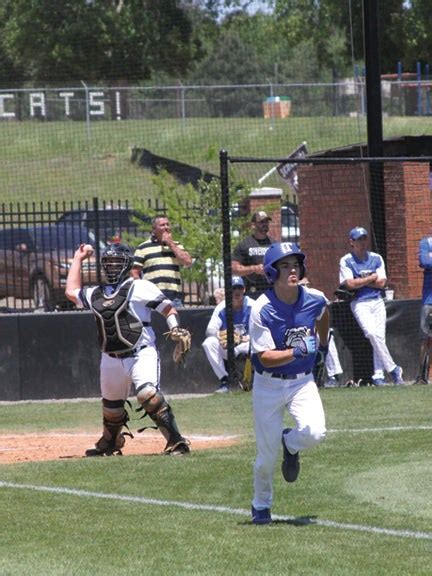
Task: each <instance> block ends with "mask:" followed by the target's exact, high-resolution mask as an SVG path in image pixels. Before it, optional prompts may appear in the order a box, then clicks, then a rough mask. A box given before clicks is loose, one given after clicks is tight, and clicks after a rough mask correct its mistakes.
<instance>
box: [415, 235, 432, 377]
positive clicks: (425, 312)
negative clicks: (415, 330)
mask: <svg viewBox="0 0 432 576" xmlns="http://www.w3.org/2000/svg"><path fill="white" fill-rule="evenodd" d="M418 256H419V266H420V267H421V268H423V290H422V307H421V312H420V331H421V337H422V343H421V348H420V369H419V373H418V376H417V378H416V383H417V384H429V373H428V372H429V369H428V368H429V362H427V359H428V358H429V357H430V353H431V350H432V236H426V237H425V238H422V239H421V240H420V244H419V255H418Z"/></svg>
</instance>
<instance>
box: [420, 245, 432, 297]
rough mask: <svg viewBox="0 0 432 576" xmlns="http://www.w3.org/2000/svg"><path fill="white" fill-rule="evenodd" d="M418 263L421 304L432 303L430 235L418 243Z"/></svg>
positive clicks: (431, 249)
mask: <svg viewBox="0 0 432 576" xmlns="http://www.w3.org/2000/svg"><path fill="white" fill-rule="evenodd" d="M419 265H420V267H421V268H423V291H422V302H423V304H432V237H430V236H429V237H427V238H423V239H422V240H420V245H419Z"/></svg>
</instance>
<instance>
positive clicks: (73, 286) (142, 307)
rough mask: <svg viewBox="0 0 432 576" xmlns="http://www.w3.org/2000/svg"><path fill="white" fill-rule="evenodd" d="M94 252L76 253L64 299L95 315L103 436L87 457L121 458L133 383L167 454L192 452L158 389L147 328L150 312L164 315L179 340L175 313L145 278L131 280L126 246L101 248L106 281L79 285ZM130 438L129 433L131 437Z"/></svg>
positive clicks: (151, 338)
mask: <svg viewBox="0 0 432 576" xmlns="http://www.w3.org/2000/svg"><path fill="white" fill-rule="evenodd" d="M92 253H93V249H92V247H91V246H90V245H89V244H81V246H80V247H79V248H78V249H77V250H76V252H75V254H74V258H73V261H72V264H71V267H70V269H69V274H68V277H67V282H66V296H67V298H69V300H71V301H72V302H74V303H75V304H77V305H78V306H79V307H81V308H86V309H88V310H91V311H92V312H93V314H94V316H95V319H96V324H97V328H98V333H99V340H100V345H101V349H102V356H101V364H100V383H101V392H102V415H103V433H102V437H101V438H100V439H99V440H98V441H97V442H96V445H95V448H90V449H89V450H87V451H86V454H85V455H86V456H105V455H106V456H111V455H115V454H118V455H121V453H122V452H121V449H122V448H123V446H124V444H125V438H124V436H125V433H123V432H122V429H123V426H125V425H127V422H128V420H129V417H128V413H127V411H126V410H125V407H124V404H125V401H126V400H127V398H128V395H129V392H130V387H131V384H134V385H135V392H136V398H137V401H138V402H139V404H141V406H142V408H143V409H144V410H145V413H146V414H148V416H149V417H150V418H151V419H152V420H153V422H154V423H155V424H156V426H157V427H158V428H159V430H160V431H161V432H162V434H163V436H164V437H165V439H166V441H167V444H166V446H165V449H164V453H165V454H169V455H178V454H185V453H187V452H189V451H190V449H189V441H188V440H186V439H185V438H183V436H182V435H181V434H180V432H179V430H178V428H177V424H176V421H175V418H174V414H173V412H172V410H171V407H170V405H169V404H168V402H167V401H166V400H165V397H164V395H163V394H162V392H161V391H160V389H159V354H158V351H157V349H156V345H155V334H154V332H153V329H152V327H151V324H150V320H151V312H152V310H155V311H156V312H159V313H160V314H162V315H163V316H165V318H166V321H167V325H168V328H169V330H170V336H171V339H172V340H174V341H177V340H178V335H179V333H181V332H182V329H181V328H179V321H178V314H177V311H176V309H175V308H174V307H173V306H172V303H171V301H170V300H168V299H167V298H166V296H164V295H163V294H162V292H161V291H160V290H159V288H157V287H156V286H155V285H154V284H152V283H151V282H149V281H148V280H139V279H138V280H134V279H133V278H130V276H129V271H130V269H131V266H132V262H133V257H132V254H131V252H130V250H129V248H128V247H127V246H126V245H124V244H119V243H114V244H111V245H109V246H107V248H105V249H104V251H103V252H102V255H101V265H102V269H103V271H104V273H105V276H106V283H104V284H101V285H100V286H92V287H84V288H82V286H81V263H82V262H83V261H84V260H85V259H86V258H88V257H89V256H90V255H91V254H92ZM129 435H130V434H129Z"/></svg>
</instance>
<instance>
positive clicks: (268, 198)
mask: <svg viewBox="0 0 432 576" xmlns="http://www.w3.org/2000/svg"><path fill="white" fill-rule="evenodd" d="M281 200H282V189H281V188H255V189H254V190H252V192H251V193H250V194H249V197H248V199H247V207H248V209H247V211H248V212H249V214H250V215H251V216H252V214H253V213H254V212H258V211H259V210H264V212H267V214H268V215H269V216H270V217H271V219H272V220H271V222H270V230H269V236H270V237H271V238H272V239H273V240H274V241H275V242H280V240H281V235H282V224H281Z"/></svg>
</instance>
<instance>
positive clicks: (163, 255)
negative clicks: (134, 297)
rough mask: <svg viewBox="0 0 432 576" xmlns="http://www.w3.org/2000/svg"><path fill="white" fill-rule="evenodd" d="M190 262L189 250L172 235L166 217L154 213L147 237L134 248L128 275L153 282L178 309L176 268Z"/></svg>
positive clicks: (180, 301) (180, 295)
mask: <svg viewBox="0 0 432 576" xmlns="http://www.w3.org/2000/svg"><path fill="white" fill-rule="evenodd" d="M191 264H192V258H191V256H190V255H189V253H188V252H187V251H186V250H185V249H184V248H183V246H182V245H181V244H180V243H179V242H177V241H175V240H174V239H173V237H172V234H171V225H170V221H169V219H168V218H167V217H166V216H162V215H158V216H155V217H154V218H153V219H152V231H151V236H150V238H149V239H148V240H146V241H145V242H143V243H142V244H140V245H139V246H138V248H137V249H136V250H135V253H134V261H133V267H132V276H133V278H135V279H137V278H145V279H146V280H150V281H151V282H153V284H155V285H156V286H157V287H158V288H159V290H161V292H163V293H164V294H165V296H166V297H167V298H169V300H171V302H172V303H173V306H175V307H176V308H178V307H179V306H183V293H182V288H181V276H180V267H181V266H185V267H186V268H188V267H189V266H190V265H191Z"/></svg>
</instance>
